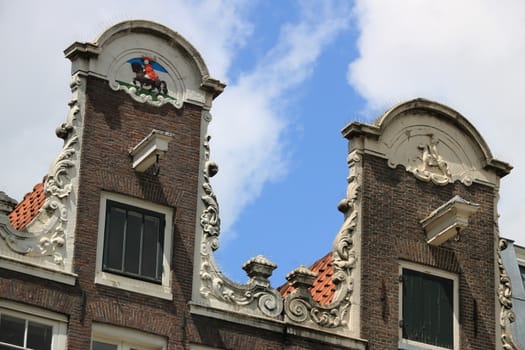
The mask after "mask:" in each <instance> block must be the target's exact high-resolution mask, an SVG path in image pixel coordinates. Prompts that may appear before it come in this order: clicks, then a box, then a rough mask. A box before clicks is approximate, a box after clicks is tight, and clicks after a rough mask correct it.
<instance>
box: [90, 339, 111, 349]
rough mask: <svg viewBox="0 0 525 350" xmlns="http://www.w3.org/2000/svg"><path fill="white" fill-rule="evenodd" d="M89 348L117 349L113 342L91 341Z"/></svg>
mask: <svg viewBox="0 0 525 350" xmlns="http://www.w3.org/2000/svg"><path fill="white" fill-rule="evenodd" d="M91 350H117V346H116V345H113V344H108V343H102V342H98V341H93V346H92V347H91Z"/></svg>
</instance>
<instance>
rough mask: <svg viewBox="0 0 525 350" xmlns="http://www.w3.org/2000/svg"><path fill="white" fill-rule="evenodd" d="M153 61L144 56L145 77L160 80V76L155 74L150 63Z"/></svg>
mask: <svg viewBox="0 0 525 350" xmlns="http://www.w3.org/2000/svg"><path fill="white" fill-rule="evenodd" d="M151 61H153V60H152V59H151V58H149V57H148V56H142V62H144V77H146V78H148V79H151V80H153V81H155V80H157V79H159V76H158V75H157V73H155V69H153V66H152V65H151V63H150V62H151Z"/></svg>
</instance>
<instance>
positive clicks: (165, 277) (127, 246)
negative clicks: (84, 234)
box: [0, 192, 173, 350]
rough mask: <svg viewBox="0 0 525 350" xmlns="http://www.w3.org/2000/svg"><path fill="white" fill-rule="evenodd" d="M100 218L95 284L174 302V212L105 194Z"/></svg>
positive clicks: (157, 205)
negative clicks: (172, 289) (172, 247)
mask: <svg viewBox="0 0 525 350" xmlns="http://www.w3.org/2000/svg"><path fill="white" fill-rule="evenodd" d="M99 215H100V217H99V236H98V244H97V272H96V274H95V283H97V284H104V285H108V286H111V287H116V288H121V289H126V290H129V291H133V292H137V293H142V294H147V295H151V296H156V297H160V298H164V299H169V300H171V299H172V293H171V288H170V277H171V271H170V265H169V261H170V257H171V242H172V231H171V227H172V224H171V223H172V217H173V211H172V209H171V208H168V207H165V206H162V205H159V204H156V203H151V202H147V201H144V200H140V199H135V198H130V197H127V196H123V195H118V194H112V193H105V192H104V193H103V194H102V196H101V202H100V214H99ZM0 350H1V349H0Z"/></svg>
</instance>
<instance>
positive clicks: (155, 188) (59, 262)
mask: <svg viewBox="0 0 525 350" xmlns="http://www.w3.org/2000/svg"><path fill="white" fill-rule="evenodd" d="M65 54H66V57H67V58H69V59H70V60H71V62H72V80H71V91H72V98H71V100H70V102H69V105H70V108H71V109H70V112H69V114H68V116H67V118H66V121H65V122H64V123H63V124H62V125H60V126H59V127H58V128H57V130H56V133H57V136H58V137H60V138H62V139H63V140H64V147H63V149H62V151H61V152H60V154H59V155H58V156H57V158H56V160H55V161H54V163H53V164H52V166H51V168H50V172H49V173H48V174H46V176H45V178H44V180H43V182H42V183H41V184H37V185H36V186H35V187H34V189H33V192H31V193H29V194H28V195H26V196H25V197H24V199H23V200H22V201H21V202H20V203H16V202H15V201H14V200H12V199H11V198H10V197H9V196H8V195H6V194H5V193H1V192H0V236H1V239H0V348H1V349H53V350H57V349H75V350H77V349H78V350H88V349H92V350H108V349H115V350H116V349H119V350H121V349H122V350H123V349H136V350H160V349H162V350H174V349H194V350H206V349H356V350H357V349H381V350H382V349H462V350H463V349H472V350H473V349H480V350H481V349H518V345H517V343H515V340H514V338H513V336H512V332H511V328H512V327H513V325H512V320H513V319H514V317H513V311H512V307H511V306H512V297H511V294H510V291H511V285H510V283H509V281H508V278H507V277H508V275H507V272H506V267H505V266H504V265H503V263H502V258H501V250H502V249H503V248H504V246H505V244H504V242H502V241H500V239H499V232H498V228H497V218H498V217H497V208H496V207H497V206H496V204H497V199H498V189H499V182H500V178H501V177H503V176H505V175H507V174H508V173H509V172H510V170H511V166H510V165H508V164H507V163H504V162H501V161H498V160H496V159H494V158H493V157H492V155H491V152H490V149H489V148H488V146H487V145H486V143H485V142H484V140H483V138H482V137H481V135H480V134H479V133H478V132H477V130H476V129H475V127H474V126H473V125H471V124H470V123H469V122H468V120H467V119H466V118H464V117H463V116H462V115H460V114H459V113H458V112H456V111H454V110H452V109H450V108H448V107H446V106H443V105H441V104H438V103H435V102H432V101H428V100H423V99H417V100H413V101H409V102H406V103H403V104H400V105H398V106H396V107H394V108H392V109H391V110H389V111H387V112H386V113H385V114H384V115H383V116H381V117H380V118H379V119H378V120H377V121H376V122H375V123H374V124H372V125H369V124H361V123H351V124H349V125H348V126H347V127H345V128H344V129H343V135H344V137H346V138H348V139H349V151H348V159H347V161H348V165H349V176H348V188H347V195H346V197H345V198H344V199H343V200H342V201H341V202H340V203H339V206H338V209H339V210H340V211H341V212H342V213H343V217H344V219H343V224H342V226H341V229H340V231H339V232H337V233H336V234H335V237H334V243H333V251H332V252H330V253H329V254H328V255H326V256H325V257H324V258H322V259H320V260H319V261H317V262H316V263H315V264H314V265H312V266H311V269H308V268H305V267H303V266H301V267H299V268H297V269H296V270H294V271H292V272H290V274H288V276H287V279H288V282H287V283H286V284H285V285H283V286H282V287H281V288H279V289H276V288H274V287H272V286H271V285H270V283H269V280H268V277H269V276H270V275H271V273H272V271H273V269H275V267H276V266H275V264H273V263H272V262H270V261H268V260H267V259H266V258H264V257H263V256H258V257H255V258H253V259H251V260H249V261H248V262H247V263H246V264H245V265H244V266H243V269H244V270H246V272H247V274H248V276H249V278H250V279H249V281H248V283H246V284H244V285H240V284H237V283H234V282H232V281H231V280H229V279H228V278H227V277H226V276H224V275H223V274H222V273H221V272H220V271H219V269H218V268H217V265H216V263H215V260H214V251H215V250H216V249H217V248H218V236H219V233H220V215H219V208H218V204H217V198H216V196H215V194H214V192H213V188H212V186H211V183H210V178H211V177H212V176H214V175H215V174H216V173H217V165H216V164H215V163H213V162H212V161H211V160H210V148H209V144H208V141H209V136H208V134H207V127H208V124H209V123H210V122H211V112H210V110H211V108H212V103H213V100H214V99H215V98H216V97H217V96H218V95H219V94H220V93H221V92H222V91H223V89H224V87H225V86H224V84H222V83H221V82H220V81H217V80H215V79H213V78H211V77H210V74H209V72H208V70H207V68H206V65H205V63H204V61H203V59H202V58H201V56H200V55H199V53H198V52H197V51H196V50H195V48H193V47H192V46H191V44H190V43H188V42H187V41H186V40H185V39H184V38H182V37H181V36H180V35H178V34H177V33H175V32H173V31H172V30H170V29H169V28H166V27H164V26H161V25H159V24H156V23H152V22H147V21H128V22H123V23H120V24H117V25H115V26H113V27H111V28H109V29H108V30H107V31H105V32H104V33H103V34H102V35H101V36H100V37H98V38H97V39H96V41H94V42H92V43H78V42H77V43H74V44H73V45H71V46H70V47H68V48H67V49H66V50H65ZM514 329H516V327H514ZM515 332H516V331H515Z"/></svg>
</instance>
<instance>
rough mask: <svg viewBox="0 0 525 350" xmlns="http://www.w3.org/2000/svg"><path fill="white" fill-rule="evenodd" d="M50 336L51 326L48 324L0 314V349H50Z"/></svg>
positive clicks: (51, 332)
mask: <svg viewBox="0 0 525 350" xmlns="http://www.w3.org/2000/svg"><path fill="white" fill-rule="evenodd" d="M52 338H53V327H52V326H50V325H45V324H41V323H37V322H33V321H27V320H25V319H23V318H18V317H14V316H11V315H6V314H1V315H0V349H33V350H51V343H52ZM9 345H13V346H9ZM15 345H16V346H17V347H14V346H15Z"/></svg>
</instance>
